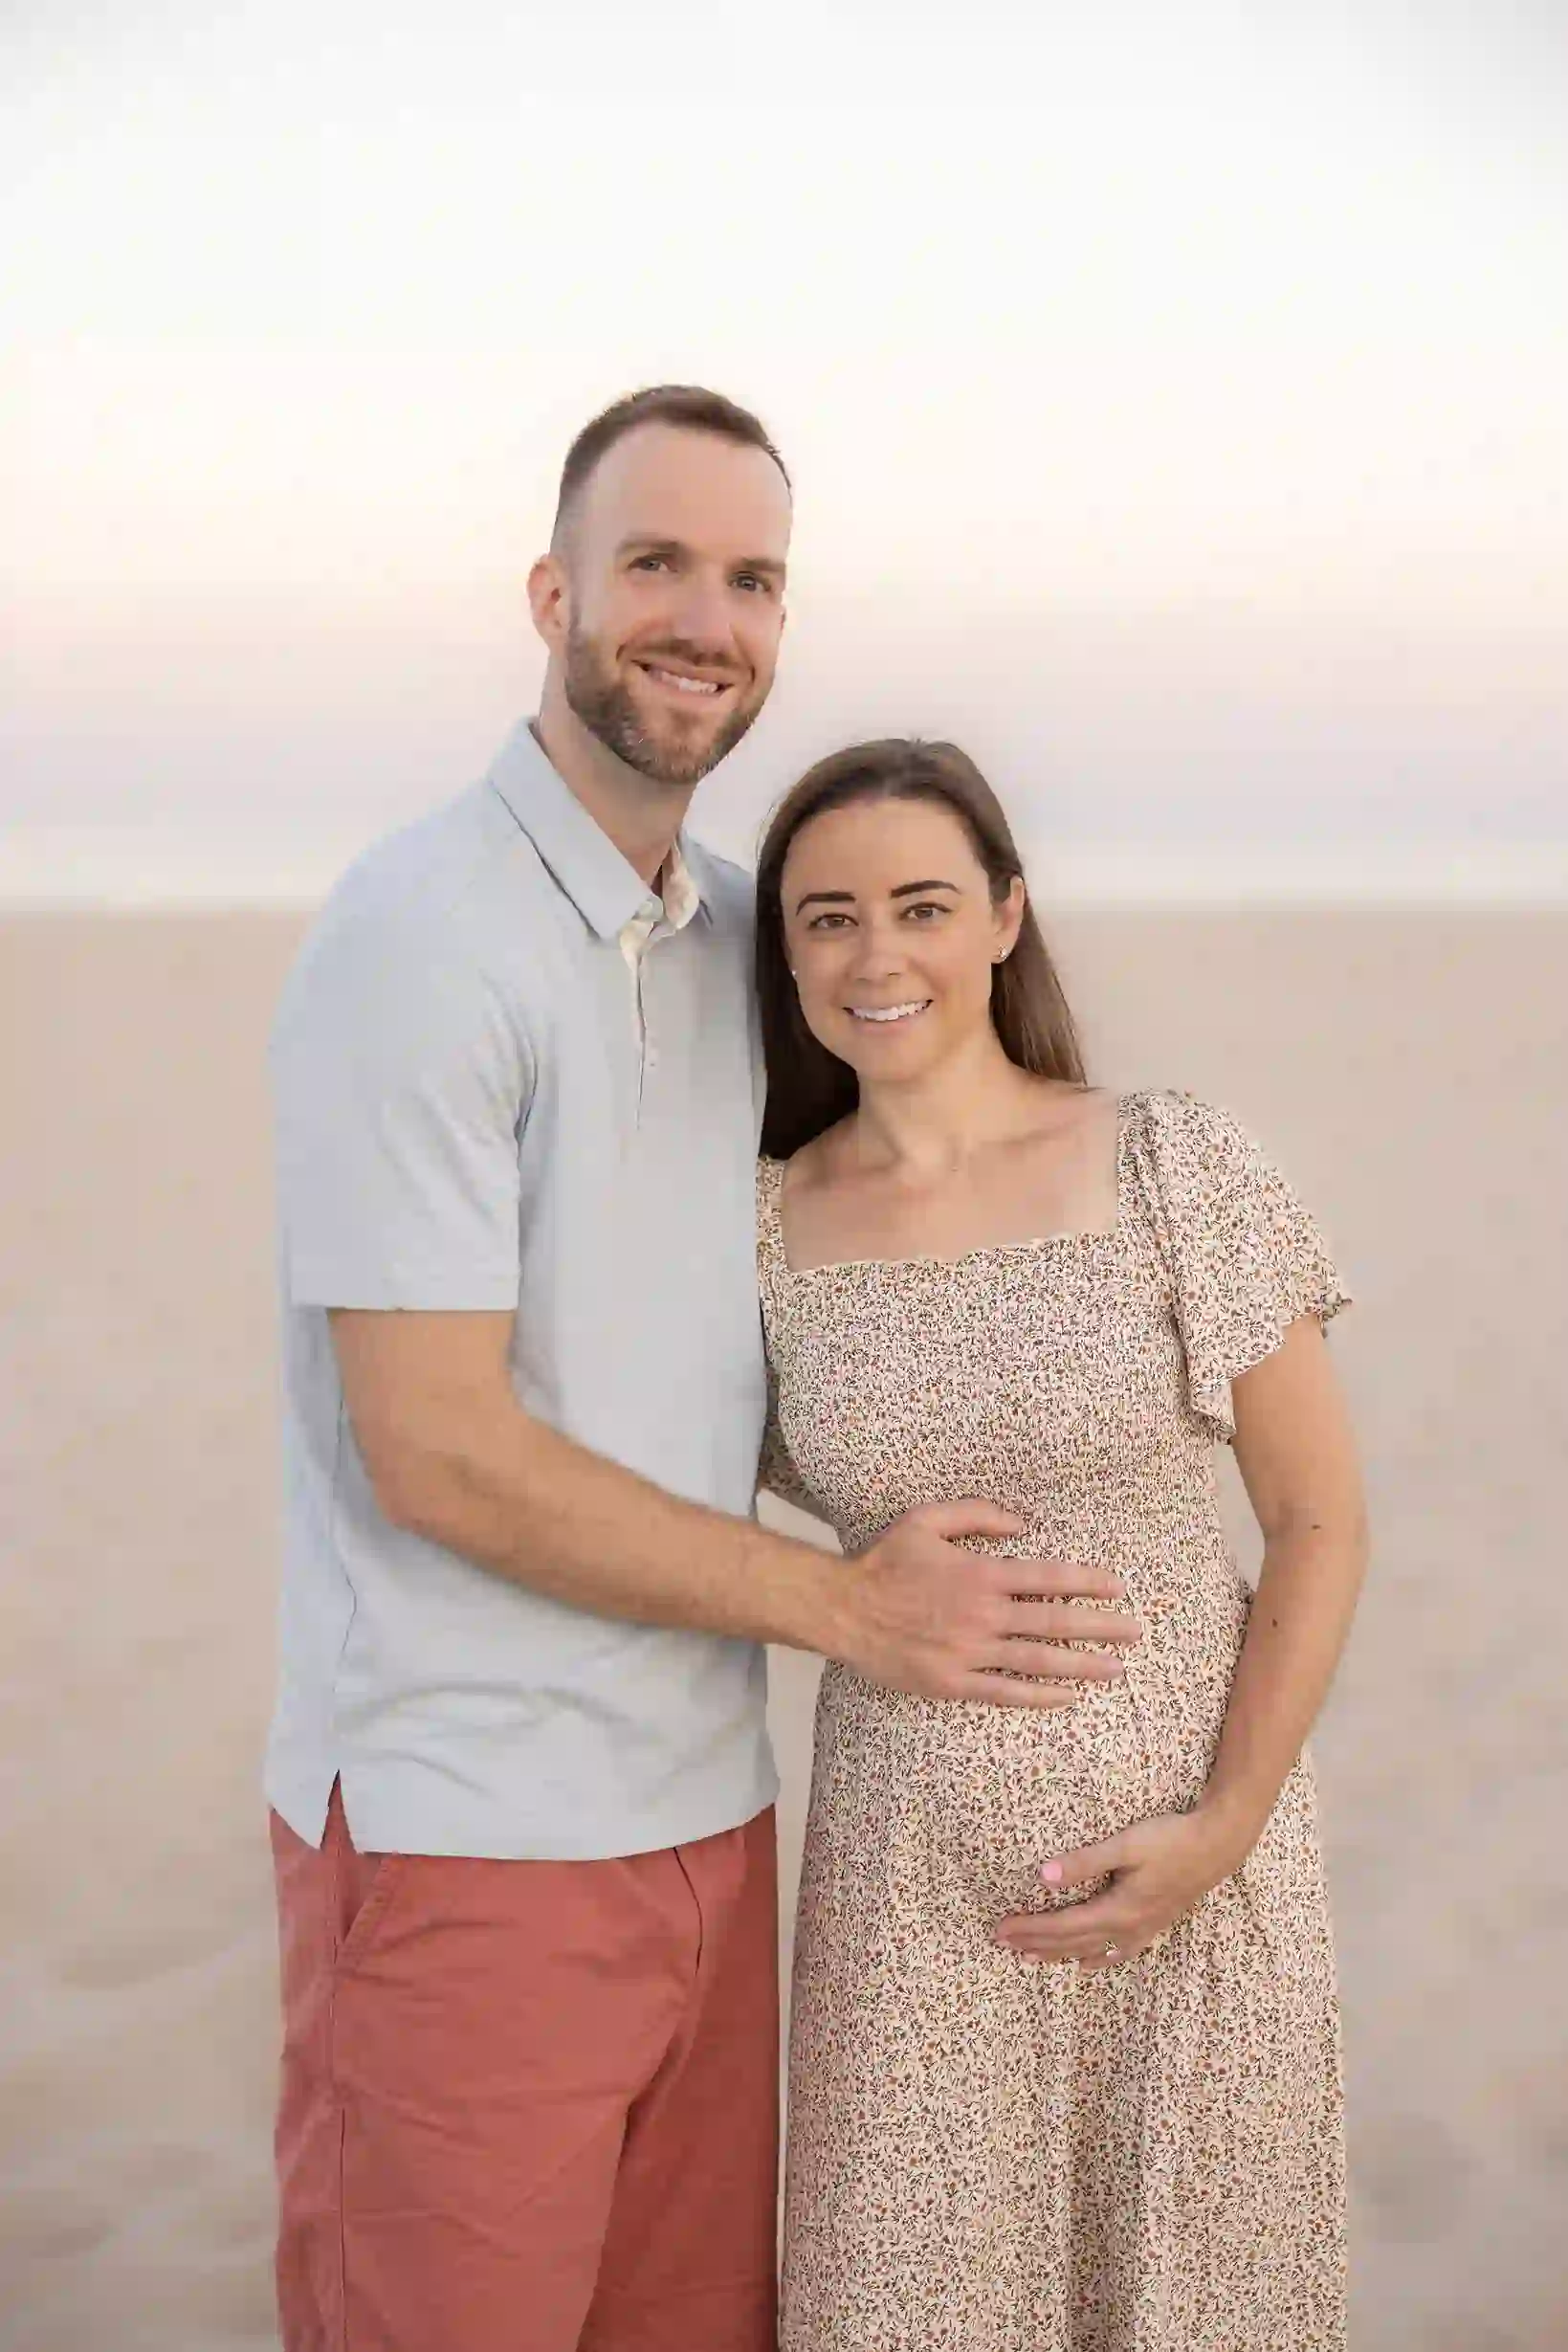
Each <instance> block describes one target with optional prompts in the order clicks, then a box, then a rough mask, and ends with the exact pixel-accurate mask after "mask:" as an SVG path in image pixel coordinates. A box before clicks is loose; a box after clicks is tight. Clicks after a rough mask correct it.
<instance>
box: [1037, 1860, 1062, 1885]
mask: <svg viewBox="0 0 1568 2352" xmlns="http://www.w3.org/2000/svg"><path fill="white" fill-rule="evenodd" d="M1040 1875H1041V1877H1042V1878H1043V1879H1044V1880H1045V1882H1046V1884H1047V1886H1048V1887H1059V1886H1060V1885H1061V1883H1062V1866H1061V1864H1060V1862H1042V1863H1041V1865H1040Z"/></svg>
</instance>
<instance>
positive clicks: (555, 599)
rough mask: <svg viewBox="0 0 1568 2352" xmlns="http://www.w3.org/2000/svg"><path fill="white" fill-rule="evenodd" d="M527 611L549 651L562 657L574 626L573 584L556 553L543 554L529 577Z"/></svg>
mask: <svg viewBox="0 0 1568 2352" xmlns="http://www.w3.org/2000/svg"><path fill="white" fill-rule="evenodd" d="M528 610H529V611H530V612H531V613H532V614H533V616H534V627H535V628H536V629H537V630H538V632H539V633H540V635H541V637H542V639H543V640H544V644H545V647H546V649H547V650H548V651H549V652H550V653H552V654H559V653H560V652H561V651H562V650H563V647H564V645H565V642H566V632H567V630H568V629H569V627H570V625H571V585H570V583H569V581H568V580H567V578H566V566H565V565H564V564H563V562H562V560H561V558H560V556H559V555H557V554H556V553H555V552H554V550H553V549H552V551H551V552H550V553H549V554H548V555H541V557H540V558H539V560H538V562H537V563H536V564H535V565H534V566H533V569H532V570H531V571H530V572H529V574H528Z"/></svg>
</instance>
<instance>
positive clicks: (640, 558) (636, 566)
mask: <svg viewBox="0 0 1568 2352" xmlns="http://www.w3.org/2000/svg"><path fill="white" fill-rule="evenodd" d="M669 561H670V558H669V557H668V556H667V555H637V556H633V557H632V559H631V568H632V570H633V571H659V570H662V569H663V568H664V566H667V565H668V563H669Z"/></svg>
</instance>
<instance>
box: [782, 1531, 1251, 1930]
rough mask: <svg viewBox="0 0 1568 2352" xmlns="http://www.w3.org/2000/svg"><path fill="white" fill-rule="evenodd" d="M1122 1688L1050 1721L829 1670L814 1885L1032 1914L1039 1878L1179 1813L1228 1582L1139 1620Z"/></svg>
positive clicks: (1226, 1643)
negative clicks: (1133, 1828)
mask: <svg viewBox="0 0 1568 2352" xmlns="http://www.w3.org/2000/svg"><path fill="white" fill-rule="evenodd" d="M1131 1605H1132V1606H1133V1607H1134V1608H1135V1609H1137V1614H1138V1615H1139V1618H1140V1621H1141V1622H1142V1624H1143V1628H1144V1638H1143V1640H1142V1642H1141V1643H1140V1644H1139V1645H1138V1646H1137V1649H1136V1650H1134V1651H1133V1652H1131V1653H1128V1656H1129V1663H1128V1671H1127V1673H1126V1675H1124V1676H1122V1677H1121V1678H1120V1679H1119V1680H1118V1681H1115V1682H1108V1683H1085V1684H1081V1685H1077V1686H1075V1687H1076V1688H1077V1689H1078V1690H1079V1691H1080V1692H1081V1696H1080V1697H1076V1698H1075V1699H1074V1700H1073V1702H1072V1704H1071V1706H1068V1707H1065V1708H1059V1709H1050V1710H1036V1709H1028V1708H1017V1707H1001V1706H987V1705H983V1704H980V1703H978V1702H969V1701H951V1700H935V1699H922V1698H915V1697H909V1696H907V1695H906V1694H904V1693H901V1692H894V1691H887V1690H884V1689H882V1688H880V1687H879V1686H877V1685H875V1684H872V1683H869V1682H866V1681H863V1680H862V1679H861V1678H860V1677H859V1676H858V1675H854V1674H852V1673H850V1671H849V1669H847V1668H845V1667H842V1666H838V1665H833V1664H829V1665H828V1666H827V1667H826V1668H825V1669H824V1672H823V1679H822V1687H821V1693H820V1697H819V1700H818V1708H817V1727H816V1758H815V1767H814V1771H813V1776H812V1791H811V1811H810V1823H809V1828H808V1831H807V1847H808V1852H807V1870H808V1871H811V1870H812V1869H813V1867H814V1863H815V1862H818V1861H820V1863H821V1864H822V1865H824V1866H826V1867H827V1869H828V1875H829V1876H830V1877H831V1878H832V1880H833V1881H834V1882H835V1883H836V1884H837V1885H838V1887H839V1889H840V1891H841V1894H842V1895H843V1897H844V1898H845V1899H846V1900H847V1901H848V1902H850V1904H852V1903H853V1902H854V1901H855V1900H856V1899H857V1893H856V1890H857V1889H858V1897H859V1898H860V1899H864V1900H866V1901H868V1902H869V1903H870V1904H872V1907H875V1905H876V1903H877V1900H878V1897H885V1898H886V1899H888V1900H891V1901H893V1902H894V1903H896V1904H897V1905H898V1906H899V1907H900V1908H902V1907H904V1906H906V1905H907V1904H908V1903H910V1902H917V1903H918V1904H920V1905H921V1906H931V1905H933V1904H935V1905H940V1904H942V1903H943V1902H948V1903H956V1904H957V1905H959V1906H960V1907H961V1908H962V1909H964V1910H970V1911H972V1910H974V1909H975V1908H976V1907H977V1906H978V1907H979V1909H980V1910H981V1911H982V1912H983V1913H984V1914H985V1915H986V1916H987V1917H989V1918H998V1917H1001V1916H1002V1914H1003V1913H1005V1912H1007V1911H1011V1910H1022V1909H1035V1908H1039V1907H1041V1905H1042V1904H1043V1901H1044V1897H1043V1893H1042V1889H1041V1886H1040V1880H1039V1875H1038V1874H1039V1868H1040V1864H1041V1863H1042V1862H1044V1861H1046V1860H1048V1859H1049V1857H1050V1856H1051V1855H1052V1854H1057V1853H1063V1852H1066V1851H1069V1850H1071V1848H1073V1847H1077V1846H1087V1845H1092V1844H1093V1843H1095V1842H1096V1841H1097V1840H1099V1839H1100V1838H1104V1837H1110V1836H1112V1835H1114V1834H1115V1831H1118V1830H1122V1829H1125V1828H1127V1827H1128V1826H1129V1825H1130V1824H1131V1823H1133V1822H1135V1821H1139V1820H1142V1819H1145V1818H1146V1817H1147V1816H1148V1815H1149V1814H1151V1813H1158V1812H1167V1811H1170V1810H1173V1809H1175V1808H1180V1807H1182V1806H1184V1805H1187V1804H1189V1803H1190V1802H1191V1801H1192V1799H1193V1798H1194V1797H1196V1796H1197V1795H1198V1793H1199V1792H1200V1790H1201V1789H1202V1787H1203V1785H1204V1780H1205V1779H1206V1777H1207V1773H1208V1769H1209V1764H1210V1761H1211V1759H1212V1756H1213V1752H1214V1746H1215V1742H1217V1740H1218V1738H1219V1734H1220V1729H1221V1726H1222V1724H1223V1722H1224V1720H1225V1710H1226V1699H1227V1697H1228V1695H1229V1687H1230V1679H1231V1675H1232V1673H1233V1672H1234V1667H1235V1660H1236V1655H1237V1653H1238V1651H1239V1649H1240V1646H1241V1639H1242V1634H1243V1632H1244V1631H1245V1626H1246V1606H1247V1605H1246V1596H1245V1592H1244V1590H1243V1589H1242V1587H1241V1586H1239V1585H1238V1584H1237V1583H1236V1582H1235V1580H1234V1575H1233V1572H1230V1571H1227V1572H1226V1575H1225V1576H1223V1577H1222V1578H1220V1579H1219V1580H1217V1581H1215V1582H1213V1583H1212V1584H1208V1583H1205V1587H1204V1590H1203V1591H1202V1592H1201V1594H1194V1593H1191V1592H1189V1593H1188V1594H1187V1595H1186V1596H1185V1598H1184V1599H1183V1600H1182V1602H1181V1603H1180V1604H1176V1605H1172V1606H1168V1607H1162V1608H1148V1609H1138V1607H1137V1599H1136V1594H1135V1598H1134V1600H1133V1602H1132V1604H1131Z"/></svg>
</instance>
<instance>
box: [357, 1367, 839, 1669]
mask: <svg viewBox="0 0 1568 2352" xmlns="http://www.w3.org/2000/svg"><path fill="white" fill-rule="evenodd" d="M384 1507H386V1508H389V1510H390V1513H391V1516H393V1517H394V1518H395V1519H396V1520H398V1522H399V1523H400V1524H402V1525H405V1526H408V1527H409V1528H411V1529H413V1530H414V1531H415V1532H416V1533H418V1534H420V1535H423V1536H425V1537H427V1538H428V1539H429V1540H430V1541H431V1542H436V1543H440V1544H442V1545H444V1546H445V1548H446V1549H447V1550H449V1551H453V1552H457V1553H459V1554H460V1555H461V1556H462V1557H463V1558H465V1559H467V1560H472V1561H474V1562H475V1563H476V1564H478V1565H479V1566H481V1567H484V1568H488V1569H490V1570H491V1571H492V1572H493V1573H495V1574H496V1575H498V1576H505V1577H508V1578H510V1579H511V1580H512V1581H513V1582H515V1583H517V1584H519V1585H526V1586H528V1587H529V1589H530V1590H531V1591H534V1592H542V1593H546V1594H548V1595H549V1596H550V1597H551V1598H552V1599H554V1600H559V1601H564V1602H566V1603H568V1604H569V1605H570V1606H571V1607H572V1608H574V1609H586V1610H588V1611H589V1612H590V1613H592V1614H594V1615H597V1616H603V1617H620V1618H628V1619H632V1620H634V1621H636V1622H638V1623H641V1624H645V1625H668V1626H685V1627H690V1628H694V1629H700V1630H702V1631H709V1632H717V1633H729V1634H734V1635H736V1636H739V1637H740V1638H743V1639H749V1640H758V1641H769V1642H779V1643H783V1644H784V1645H786V1646H788V1647H790V1648H794V1649H800V1650H810V1651H819V1652H823V1653H828V1654H832V1653H834V1651H835V1648H836V1646H837V1642H838V1635H839V1631H840V1628H839V1610H838V1609H836V1607H835V1585H838V1586H842V1583H843V1570H842V1568H841V1567H839V1566H838V1565H837V1564H836V1563H835V1561H834V1560H833V1558H832V1556H831V1555H830V1554H828V1553H825V1552H823V1551H821V1550H819V1549H817V1548H816V1547H815V1546H814V1545H811V1544H806V1543H797V1542H791V1540H790V1539H789V1538H788V1537H786V1536H779V1535H774V1534H772V1533H771V1532H770V1531H769V1530H768V1529H766V1528H764V1527H760V1526H759V1525H758V1524H757V1523H756V1521H755V1520H743V1519H738V1518H732V1517H730V1516H729V1515H728V1514H726V1513H724V1512H721V1511H715V1510H710V1509H708V1508H706V1507H705V1506H704V1505H702V1504H700V1503H694V1502H688V1501H686V1500H684V1499H683V1498H681V1497H679V1496H676V1495H672V1494H670V1493H669V1492H668V1491H667V1490H666V1489H665V1488H663V1487H660V1486H657V1485H655V1484H654V1483H653V1482H652V1481H651V1479H647V1478H643V1477H640V1476H638V1475H637V1474H636V1473H635V1472H634V1471H629V1470H626V1469H623V1468H622V1466H621V1465H620V1464H619V1463H618V1462H612V1461H609V1460H607V1458H606V1457H605V1456H604V1455H602V1454H598V1453H591V1452H589V1450H588V1449H587V1448H586V1447H585V1446H580V1445H578V1444H576V1443H575V1442H574V1441H573V1440H572V1439H570V1438H568V1437H563V1436H562V1435H561V1433H560V1432H559V1431H556V1430H552V1429H550V1428H548V1427H547V1426H546V1425H545V1424H544V1423H542V1422H540V1421H536V1420H533V1419H532V1418H530V1417H529V1416H528V1415H526V1414H524V1413H522V1412H521V1411H508V1412H507V1413H506V1414H505V1415H504V1417H502V1416H500V1415H497V1422H496V1426H494V1427H493V1428H490V1429H488V1430H487V1431H485V1432H483V1434H482V1435H481V1437H480V1438H479V1440H478V1442H475V1441H474V1439H473V1436H472V1434H471V1435H470V1437H469V1438H467V1439H465V1442H464V1443H463V1444H462V1445H461V1446H460V1447H457V1446H454V1447H453V1449H452V1450H451V1451H450V1452H446V1453H441V1454H439V1455H431V1456H427V1457H426V1458H424V1459H423V1460H421V1461H419V1462H418V1463H417V1465H416V1467H415V1469H414V1471H413V1472H412V1473H411V1474H410V1475H407V1476H404V1477H402V1478H401V1479H400V1480H399V1483H398V1492H397V1494H396V1495H395V1496H391V1497H386V1498H384Z"/></svg>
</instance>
